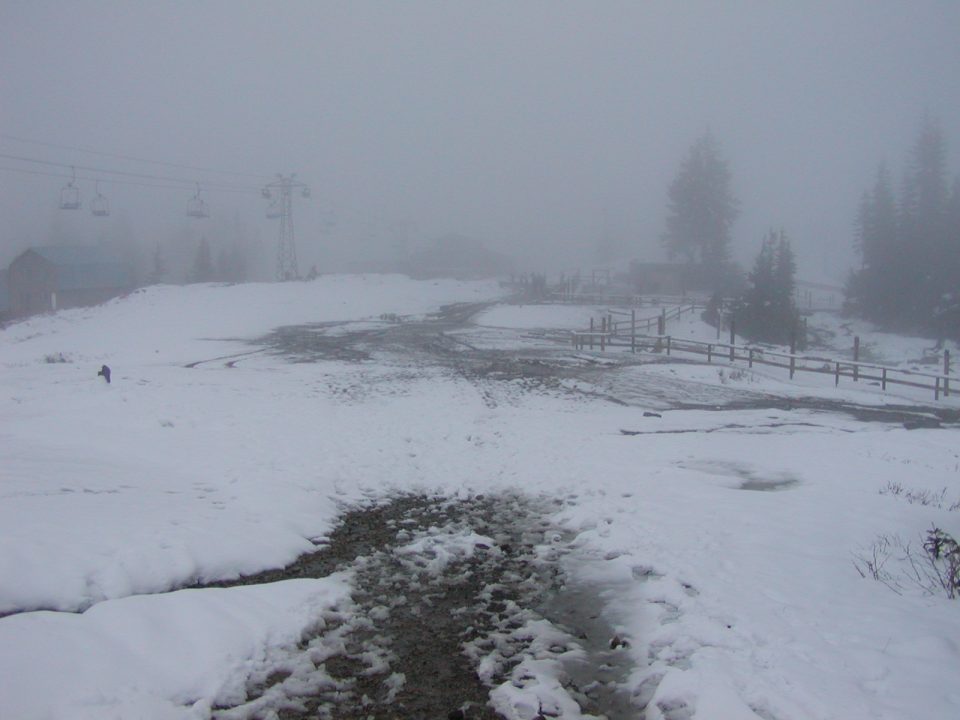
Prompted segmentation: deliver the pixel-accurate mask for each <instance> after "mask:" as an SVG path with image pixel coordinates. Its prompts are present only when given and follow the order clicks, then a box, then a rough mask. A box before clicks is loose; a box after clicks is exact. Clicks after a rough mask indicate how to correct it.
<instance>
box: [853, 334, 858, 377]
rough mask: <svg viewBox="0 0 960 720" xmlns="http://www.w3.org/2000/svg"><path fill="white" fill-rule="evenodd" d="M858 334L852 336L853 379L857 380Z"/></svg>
mask: <svg viewBox="0 0 960 720" xmlns="http://www.w3.org/2000/svg"><path fill="white" fill-rule="evenodd" d="M859 362H860V336H859V335H855V336H854V338H853V381H854V382H857V381H859V380H860V365H858V363H859Z"/></svg>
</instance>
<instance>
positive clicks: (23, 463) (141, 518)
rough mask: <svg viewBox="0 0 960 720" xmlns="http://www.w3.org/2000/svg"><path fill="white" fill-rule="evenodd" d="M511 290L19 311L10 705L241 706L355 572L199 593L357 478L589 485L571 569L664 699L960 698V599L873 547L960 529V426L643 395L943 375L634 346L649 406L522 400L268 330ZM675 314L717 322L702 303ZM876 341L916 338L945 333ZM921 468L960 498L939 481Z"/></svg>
mask: <svg viewBox="0 0 960 720" xmlns="http://www.w3.org/2000/svg"><path fill="white" fill-rule="evenodd" d="M498 293H499V289H498V288H497V287H496V286H495V285H494V284H487V283H459V282H453V281H437V282H414V281H411V280H408V279H406V278H402V277H398V276H369V277H351V276H331V277H323V278H321V279H319V280H317V281H314V282H311V283H285V284H268V285H238V286H214V285H198V286H190V287H153V288H148V289H146V290H142V291H139V292H137V293H135V294H133V295H132V296H130V297H127V298H124V299H119V300H116V301H113V302H111V303H108V304H106V305H103V306H99V307H96V308H88V309H81V310H70V311H65V312H61V313H58V314H56V315H51V316H44V317H37V318H33V319H30V320H28V321H25V322H21V323H17V324H14V325H11V326H9V327H7V328H5V329H3V330H0V368H2V374H0V458H2V465H0V613H3V612H6V613H15V614H11V615H8V616H7V617H4V618H2V619H0V717H2V718H7V717H9V718H78V717H90V718H93V717H96V718H131V717H143V718H205V717H209V715H210V708H211V707H212V706H213V705H214V704H216V703H229V702H232V701H233V702H239V701H240V700H242V687H243V682H244V679H245V678H246V677H247V676H248V675H249V674H250V673H253V672H255V671H260V670H262V668H263V667H265V666H269V663H270V662H271V658H272V657H274V656H275V654H276V653H278V652H280V651H282V650H283V649H284V648H288V647H290V646H292V645H295V644H296V642H297V641H298V640H299V639H300V637H301V634H302V633H303V632H305V631H307V630H316V628H317V626H318V624H320V625H322V623H323V622H324V620H323V618H324V613H325V612H328V611H333V610H336V611H338V612H340V613H349V612H350V608H351V601H350V598H349V582H350V578H349V576H345V575H342V574H340V575H336V576H334V577H330V578H327V579H319V580H297V581H287V582H283V583H276V584H272V585H262V586H253V587H247V588H233V589H208V590H176V591H173V592H170V591H171V590H173V589H175V588H178V587H182V586H184V585H188V584H192V583H194V582H196V581H204V580H214V579H221V578H231V577H236V576H238V575H239V574H246V573H251V572H254V571H256V570H259V569H264V568H268V567H277V566H281V565H283V564H285V563H288V562H290V561H291V560H293V559H294V558H295V557H296V556H297V555H298V554H300V553H302V552H305V551H307V550H310V549H312V548H313V544H312V543H311V539H313V538H318V537H322V536H323V535H324V534H325V533H326V532H328V531H329V529H330V528H331V526H332V523H333V522H334V521H335V519H336V516H337V514H338V513H339V511H340V510H341V508H342V507H343V505H344V503H350V502H353V501H358V500H361V499H363V498H370V497H381V496H383V495H385V494H387V493H389V492H391V491H396V490H409V489H428V490H431V491H437V492H442V493H446V494H449V495H453V496H456V495H458V494H468V493H476V492H495V491H498V490H517V489H521V490H523V491H524V492H527V493H531V494H546V495H549V496H558V497H563V498H564V499H565V500H566V501H567V502H566V503H565V504H564V505H562V506H558V507H559V508H560V509H559V510H558V516H557V517H556V518H555V520H556V521H557V522H558V523H560V524H561V525H562V526H564V527H565V528H566V529H568V530H569V531H570V532H571V533H573V534H575V535H576V539H575V541H574V543H575V545H576V546H577V548H578V552H577V555H576V557H577V560H576V563H577V565H576V566H575V567H572V568H570V572H571V573H572V574H574V575H576V577H577V578H578V580H579V581H580V582H583V583H592V584H594V586H595V587H597V588H601V589H602V590H601V591H600V592H601V595H602V597H600V598H598V606H600V605H602V606H603V607H604V608H605V612H606V613H607V614H608V615H609V619H610V621H611V623H612V624H613V625H614V626H616V627H617V629H618V632H619V634H620V635H621V636H623V637H624V638H629V641H630V647H629V648H628V652H630V653H632V654H633V656H634V659H635V667H636V670H635V672H634V676H633V678H632V679H631V682H632V683H634V685H635V688H636V691H637V693H638V696H643V697H646V696H647V695H650V694H652V696H653V700H652V702H651V703H650V705H649V707H648V710H647V717H648V718H650V719H651V720H655V719H656V718H659V717H668V718H679V717H693V718H701V719H702V718H722V719H724V720H726V719H730V720H737V719H738V718H753V719H756V718H762V719H763V720H769V719H771V718H774V719H776V720H801V719H806V718H843V719H844V720H852V719H861V718H862V719H864V720H866V719H868V718H869V719H873V718H887V719H894V718H902V719H904V720H906V719H908V718H920V717H922V718H925V719H935V720H936V719H943V720H947V719H948V718H955V717H958V716H960V690H958V689H957V685H956V677H957V676H958V673H960V614H958V608H960V606H958V605H957V604H956V602H957V601H950V600H947V599H946V598H945V597H943V595H942V594H939V595H938V594H929V593H926V592H924V591H923V589H922V588H921V587H919V586H918V585H916V584H911V583H910V582H909V581H907V580H904V581H903V582H902V583H901V586H900V587H899V588H898V591H897V592H895V591H893V590H891V589H890V588H888V587H887V586H885V585H884V584H882V583H880V582H876V581H874V580H872V579H864V578H862V577H861V575H860V573H859V572H858V571H857V568H856V564H857V562H858V560H857V558H858V557H861V556H868V555H869V554H870V553H871V552H872V547H873V545H874V543H875V541H876V540H877V538H878V537H879V536H882V535H885V536H891V537H892V536H895V535H897V536H900V537H901V538H902V539H903V540H904V541H910V542H912V544H913V546H914V547H916V546H917V545H918V543H919V538H920V536H921V534H922V533H923V532H925V531H926V530H927V529H929V528H930V527H931V526H932V525H936V526H939V527H942V528H943V529H944V530H946V531H948V532H950V533H952V534H953V535H954V536H955V537H960V512H956V511H951V510H950V505H951V504H952V503H954V502H956V501H958V500H960V443H958V434H957V429H956V428H955V427H945V428H941V429H920V430H912V431H908V430H906V429H904V428H903V427H902V426H900V425H897V424H889V423H883V424H881V423H873V424H871V423H865V422H860V421H857V420H855V419H853V418H852V417H850V416H848V415H846V414H842V413H831V412H814V411H807V410H773V409H749V410H731V411H706V410H670V409H663V408H664V407H665V406H664V403H663V402H662V397H661V396H659V395H658V396H657V399H656V400H655V399H654V395H653V394H651V396H650V397H651V401H650V405H649V407H650V408H657V409H659V414H660V415H661V416H660V417H656V416H645V415H644V413H643V409H644V407H643V397H644V392H646V391H645V390H644V388H654V387H657V388H659V389H660V390H663V388H668V389H669V388H673V387H676V388H678V389H680V388H682V391H683V392H684V393H686V394H688V395H689V396H690V397H696V396H698V395H702V396H704V397H713V396H714V395H715V393H716V392H718V391H724V392H730V393H736V392H739V391H750V392H763V393H768V394H774V395H781V396H785V397H796V396H800V395H803V396H810V395H821V396H823V397H839V398H842V399H845V400H848V401H855V402H858V403H863V404H884V403H888V402H890V403H893V402H895V403H903V402H905V401H911V400H913V401H922V402H923V403H925V404H931V403H932V398H928V397H926V395H923V396H912V395H909V394H906V395H903V394H895V393H887V394H884V393H881V392H880V391H879V389H878V388H875V387H869V386H866V385H864V384H860V386H857V387H854V386H853V384H852V383H851V384H849V386H847V385H843V384H842V385H841V387H840V389H839V391H838V390H835V389H834V388H833V387H832V382H823V383H821V381H820V379H819V378H816V377H814V378H810V377H809V376H807V377H804V376H798V377H797V379H796V381H794V382H790V381H789V380H788V379H787V377H786V373H784V372H782V371H779V370H777V369H775V368H766V369H763V370H759V369H755V370H754V371H752V372H733V371H732V370H731V368H729V367H722V366H712V367H708V366H704V365H702V364H685V363H684V364H669V365H663V364H652V363H651V364H641V365H638V366H636V365H631V366H629V367H625V368H620V369H616V370H614V371H613V372H614V373H615V374H616V375H617V377H618V381H617V382H618V383H619V384H620V385H621V386H630V387H634V388H635V393H634V395H633V396H632V397H631V405H628V406H623V405H617V404H613V403H610V402H607V401H605V400H603V399H602V398H600V397H599V396H598V397H597V398H596V399H584V396H577V397H574V396H569V395H564V394H561V393H526V392H524V391H523V388H522V387H521V386H520V385H519V384H518V385H517V388H516V392H513V393H511V395H510V397H511V401H510V402H501V403H490V402H489V401H487V400H488V398H485V397H483V396H481V394H480V393H478V392H477V387H476V386H475V385H472V384H470V383H469V382H466V381H465V380H463V379H462V378H458V377H457V376H455V375H453V374H451V373H444V372H440V371H432V370H431V369H430V368H425V369H423V370H422V371H421V372H418V373H411V372H409V371H408V370H407V369H403V368H398V367H395V366H392V365H389V364H384V363H379V362H378V361H377V360H376V359H375V358H374V359H370V360H366V361H363V362H359V363H344V362H335V361H329V360H325V361H320V362H316V363H291V362H289V361H288V360H286V359H284V358H282V357H279V356H276V355H273V354H270V353H269V352H265V351H263V350H262V348H258V347H256V346H252V345H250V344H248V343H246V342H244V340H249V339H253V338H256V337H258V336H260V335H262V334H264V333H266V332H268V331H269V330H271V329H272V328H274V327H277V326H280V325H288V324H294V323H303V322H353V323H361V324H376V323H378V322H380V316H381V314H384V313H395V314H398V315H419V314H423V313H426V312H429V311H431V310H435V309H436V308H438V307H439V306H440V305H442V304H445V303H451V302H464V301H478V300H484V299H492V298H495V297H496V296H497V295H498ZM585 313H586V314H585ZM590 313H591V309H586V310H584V309H578V308H569V307H564V306H523V307H520V306H498V307H495V308H493V309H491V310H489V311H488V312H486V313H484V314H483V315H481V316H480V317H479V318H477V322H478V323H479V324H481V325H485V326H488V327H487V329H484V328H478V329H477V330H476V331H470V332H473V333H474V335H475V336H476V337H477V338H481V339H483V343H478V344H483V345H484V346H488V345H489V346H497V347H516V348H517V349H518V352H519V351H521V350H522V349H525V348H529V347H531V346H532V344H535V342H536V341H535V339H534V340H532V339H531V338H530V337H529V336H528V335H527V333H526V331H527V330H530V329H534V328H544V327H553V328H574V327H583V324H584V323H583V322H582V321H583V319H584V318H586V319H587V322H588V319H589V317H590ZM594 316H596V315H594ZM671 332H674V333H677V334H678V335H679V334H684V333H686V334H689V335H690V336H691V337H698V336H702V335H704V334H707V333H709V332H715V331H712V330H711V329H710V328H708V327H706V326H704V325H703V324H702V323H699V321H697V320H696V319H695V318H691V319H685V320H684V321H683V322H682V323H681V324H679V325H677V326H674V327H671ZM871 342H873V343H874V344H875V346H876V347H877V348H878V349H877V353H878V354H882V355H883V357H884V361H889V362H895V361H898V360H909V359H913V358H914V357H915V356H916V353H919V352H921V351H922V349H923V347H924V346H925V345H929V343H928V342H926V341H922V340H921V341H917V342H907V341H903V340H902V339H895V340H891V341H890V342H889V343H888V344H887V345H884V346H883V348H882V349H881V348H880V347H879V342H880V341H879V340H871ZM888 347H889V348H892V349H888ZM885 353H890V355H889V356H888V355H886V354H885ZM577 355H578V356H586V355H589V354H588V353H577ZM592 357H594V358H599V353H594V354H593V355H592ZM61 360H63V361H62V362H61ZM231 361H236V362H231ZM101 364H107V365H109V366H110V367H111V368H112V369H113V382H112V383H111V384H110V385H107V384H106V383H104V382H103V381H102V380H101V379H100V378H98V377H97V376H96V373H97V370H98V369H99V367H100V365H101ZM188 366H190V367H188ZM504 382H505V383H511V382H512V381H509V380H505V381H504ZM941 406H943V407H954V408H955V407H957V404H956V398H954V397H951V398H949V399H948V401H947V402H945V403H941ZM624 429H626V430H629V431H631V433H636V434H630V435H626V434H623V433H622V432H621V430H624ZM895 484H900V485H901V486H902V487H903V488H905V489H906V490H910V491H914V492H922V491H928V493H931V494H938V493H940V492H941V490H944V489H945V492H944V494H943V497H944V498H945V501H944V502H940V503H935V504H927V505H924V504H921V503H917V502H914V503H911V502H908V501H907V500H906V499H905V495H904V493H900V494H896V493H892V492H889V488H890V487H891V486H893V485H895ZM914 497H915V495H914ZM937 505H939V507H938V506H937ZM889 562H890V564H889V566H888V567H889V569H890V571H891V572H899V570H898V568H899V566H898V565H897V560H896V558H895V557H892V558H891V559H890V561H889ZM78 611H82V612H80V613H79V614H78ZM517 713H518V715H517V716H518V717H520V716H521V713H520V710H517Z"/></svg>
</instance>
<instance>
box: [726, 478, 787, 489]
mask: <svg viewBox="0 0 960 720" xmlns="http://www.w3.org/2000/svg"><path fill="white" fill-rule="evenodd" d="M799 484H800V481H799V480H797V479H796V478H785V479H783V480H757V479H756V478H752V479H750V480H747V481H745V482H743V483H741V484H740V487H739V488H738V489H739V490H758V491H760V492H772V491H777V490H788V489H789V488H792V487H794V486H796V485H799Z"/></svg>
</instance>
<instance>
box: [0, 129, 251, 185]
mask: <svg viewBox="0 0 960 720" xmlns="http://www.w3.org/2000/svg"><path fill="white" fill-rule="evenodd" d="M0 138H5V139H7V140H14V141H16V142H23V143H30V144H33V145H42V146H44V147H50V148H56V149H58V150H74V151H76V152H85V153H90V154H92V155H102V156H104V157H112V158H117V159H119V160H131V161H133V162H142V163H148V164H151V165H163V166H165V167H171V168H178V169H180V170H193V171H195V172H206V173H215V174H218V175H235V176H237V177H249V178H256V179H257V180H265V179H267V178H268V177H270V176H269V175H263V174H258V173H248V172H237V171H234V170H217V169H216V168H204V167H197V166H195V165H181V164H179V163H172V162H166V161H164V160H150V159H149V158H142V157H137V156H135V155H125V154H123V153H115V152H108V151H106V150H94V149H93V148H87V147H78V146H74V145H61V144H59V143H51V142H44V141H42V140H31V139H29V138H22V137H18V136H16V135H8V134H7V133H0Z"/></svg>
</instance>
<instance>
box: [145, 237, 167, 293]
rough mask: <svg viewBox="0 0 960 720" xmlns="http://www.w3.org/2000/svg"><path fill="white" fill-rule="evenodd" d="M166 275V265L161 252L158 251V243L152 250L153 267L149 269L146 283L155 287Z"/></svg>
mask: <svg viewBox="0 0 960 720" xmlns="http://www.w3.org/2000/svg"><path fill="white" fill-rule="evenodd" d="M166 274H167V264H166V262H165V261H164V259H163V251H162V250H161V249H160V243H159V242H157V246H156V247H155V248H154V250H153V267H151V269H150V275H149V278H148V281H149V283H150V284H151V285H156V284H157V283H159V282H160V281H162V280H163V278H164V277H165V276H166Z"/></svg>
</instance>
